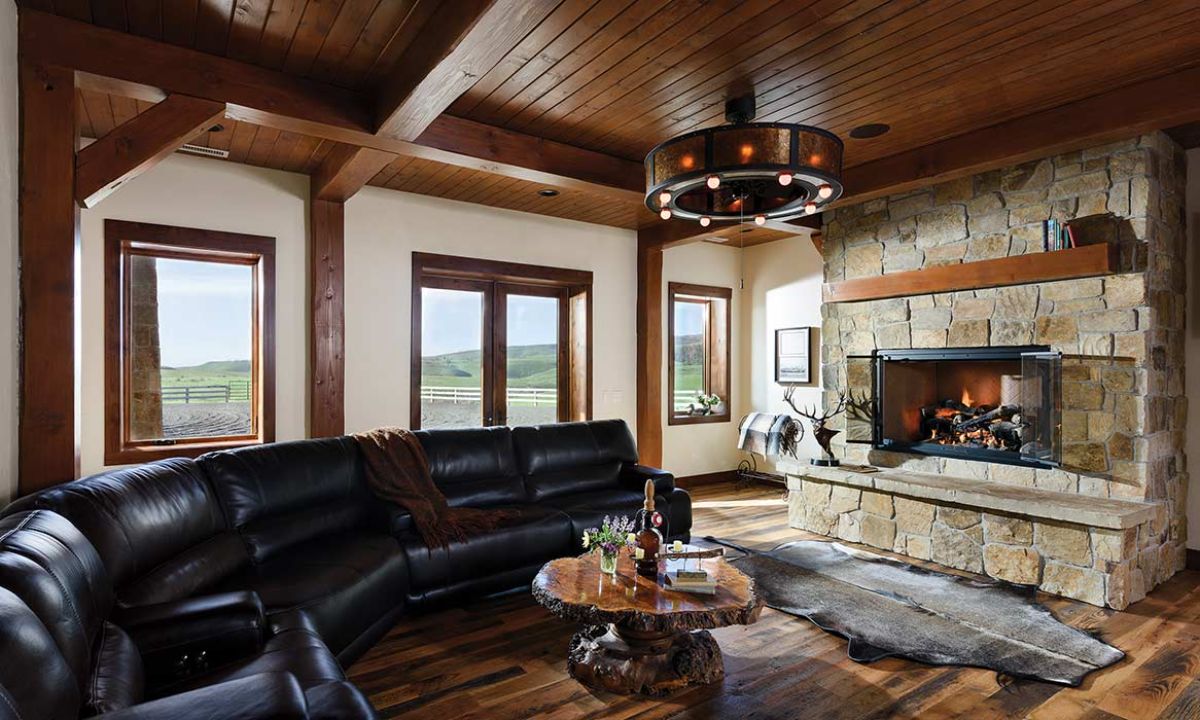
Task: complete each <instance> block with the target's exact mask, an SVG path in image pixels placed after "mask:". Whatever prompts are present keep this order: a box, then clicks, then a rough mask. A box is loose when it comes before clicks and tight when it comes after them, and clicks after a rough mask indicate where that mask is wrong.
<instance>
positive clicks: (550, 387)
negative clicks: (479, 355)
mask: <svg viewBox="0 0 1200 720" xmlns="http://www.w3.org/2000/svg"><path fill="white" fill-rule="evenodd" d="M559 310H560V308H559V298H557V297H553V296H537V295H518V294H515V293H511V294H506V308H505V314H506V316H507V317H506V326H505V342H506V347H505V361H504V377H505V383H506V393H505V399H504V408H505V422H506V424H508V425H542V424H545V423H552V422H557V421H558V420H559V412H558V405H559V402H558V400H559V377H560V375H561V374H562V373H560V372H559V371H560V369H561V367H560V364H559V349H560V347H561V338H560V337H559V325H560V321H561V318H560V313H559Z"/></svg>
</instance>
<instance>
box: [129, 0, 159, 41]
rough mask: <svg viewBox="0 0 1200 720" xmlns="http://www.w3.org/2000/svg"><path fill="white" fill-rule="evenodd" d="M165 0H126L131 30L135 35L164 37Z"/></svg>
mask: <svg viewBox="0 0 1200 720" xmlns="http://www.w3.org/2000/svg"><path fill="white" fill-rule="evenodd" d="M162 3H163V0H125V12H126V15H127V19H128V21H129V32H131V33H133V34H134V35H141V36H142V37H148V38H152V39H154V40H161V39H162V31H163V25H162Z"/></svg>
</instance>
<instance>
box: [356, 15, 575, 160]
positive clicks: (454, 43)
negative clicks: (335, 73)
mask: <svg viewBox="0 0 1200 720" xmlns="http://www.w3.org/2000/svg"><path fill="white" fill-rule="evenodd" d="M551 10H553V7H552V6H550V5H548V4H540V3H529V2H524V0H459V2H455V3H453V4H447V5H444V6H442V8H441V9H439V11H438V12H437V13H436V14H435V15H434V16H433V17H432V18H431V19H430V21H429V22H428V23H427V31H426V32H422V33H421V34H420V35H419V36H418V37H417V38H416V39H415V40H414V41H413V43H412V44H411V45H409V47H408V48H407V49H406V50H405V52H404V54H402V55H401V56H400V60H399V62H398V63H397V65H396V70H395V72H393V74H392V75H391V76H390V77H389V78H387V79H386V80H385V81H384V82H383V83H382V84H381V85H380V87H379V92H378V108H377V116H376V123H377V132H378V133H380V134H382V135H387V136H388V137H393V138H399V139H401V140H413V139H415V138H416V137H417V136H418V135H420V134H421V133H422V132H423V131H424V130H425V128H427V127H429V125H430V123H432V122H433V121H434V119H436V118H437V116H438V115H441V114H442V111H443V110H445V109H446V108H448V107H449V106H450V104H451V103H453V102H454V101H455V100H457V99H458V97H459V96H460V95H461V94H462V93H464V92H466V91H467V90H468V89H469V88H470V87H471V85H472V84H474V82H475V79H476V78H478V77H479V76H481V75H484V74H486V73H487V72H488V71H489V70H491V69H492V68H493V67H494V66H495V65H496V64H497V63H498V62H499V61H500V60H501V58H503V57H504V55H505V53H507V52H509V50H511V49H512V48H513V47H514V46H515V45H516V44H517V43H519V42H520V41H521V39H522V38H523V37H525V36H526V35H527V34H528V33H529V32H530V31H532V30H533V29H534V28H536V27H537V26H538V24H539V23H541V21H542V20H544V19H545V17H546V15H547V14H548V13H549V12H550V11H551Z"/></svg>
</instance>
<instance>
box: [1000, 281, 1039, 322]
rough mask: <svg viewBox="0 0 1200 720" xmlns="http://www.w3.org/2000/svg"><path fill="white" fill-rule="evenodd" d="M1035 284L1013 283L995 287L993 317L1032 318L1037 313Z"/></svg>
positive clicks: (1036, 289) (1009, 318)
mask: <svg viewBox="0 0 1200 720" xmlns="http://www.w3.org/2000/svg"><path fill="white" fill-rule="evenodd" d="M1037 305H1038V288H1037V286H1036V285H1013V286H1010V287H1003V288H997V289H996V312H995V317H996V318H998V319H1004V320H1032V319H1033V318H1034V315H1036V314H1037Z"/></svg>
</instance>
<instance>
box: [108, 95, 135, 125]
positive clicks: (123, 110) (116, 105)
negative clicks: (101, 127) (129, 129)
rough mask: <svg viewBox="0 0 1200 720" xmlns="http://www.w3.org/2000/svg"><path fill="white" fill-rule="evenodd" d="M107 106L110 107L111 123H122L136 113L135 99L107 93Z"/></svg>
mask: <svg viewBox="0 0 1200 720" xmlns="http://www.w3.org/2000/svg"><path fill="white" fill-rule="evenodd" d="M108 106H109V107H110V108H112V114H113V123H114V124H116V125H123V124H125V123H126V122H128V121H130V120H132V119H133V118H134V117H135V116H136V115H137V114H138V106H137V101H135V100H130V99H129V98H127V97H121V96H120V95H109V96H108Z"/></svg>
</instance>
